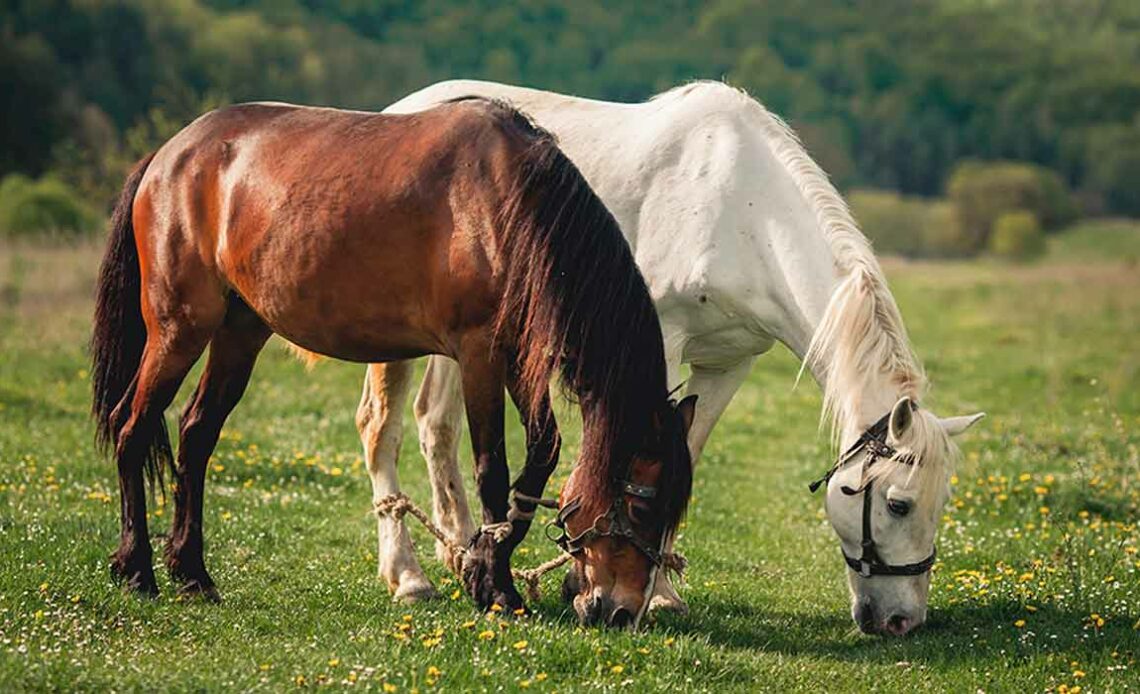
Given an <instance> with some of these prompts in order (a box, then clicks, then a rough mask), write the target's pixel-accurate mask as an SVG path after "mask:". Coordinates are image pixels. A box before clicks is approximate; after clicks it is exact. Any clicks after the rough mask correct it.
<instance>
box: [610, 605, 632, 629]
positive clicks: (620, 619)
mask: <svg viewBox="0 0 1140 694" xmlns="http://www.w3.org/2000/svg"><path fill="white" fill-rule="evenodd" d="M632 625H633V613H632V612H630V611H629V610H627V609H625V608H624V607H619V608H617V609H616V610H614V611H613V614H611V615H610V626H611V627H614V628H615V629H624V628H626V627H628V626H632Z"/></svg>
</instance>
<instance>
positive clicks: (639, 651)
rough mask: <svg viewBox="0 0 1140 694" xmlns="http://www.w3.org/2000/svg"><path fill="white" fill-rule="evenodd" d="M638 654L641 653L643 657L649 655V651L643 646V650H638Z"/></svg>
mask: <svg viewBox="0 0 1140 694" xmlns="http://www.w3.org/2000/svg"><path fill="white" fill-rule="evenodd" d="M637 652H638V653H640V654H641V655H649V649H648V648H646V647H645V646H642V647H641V648H639V649H637Z"/></svg>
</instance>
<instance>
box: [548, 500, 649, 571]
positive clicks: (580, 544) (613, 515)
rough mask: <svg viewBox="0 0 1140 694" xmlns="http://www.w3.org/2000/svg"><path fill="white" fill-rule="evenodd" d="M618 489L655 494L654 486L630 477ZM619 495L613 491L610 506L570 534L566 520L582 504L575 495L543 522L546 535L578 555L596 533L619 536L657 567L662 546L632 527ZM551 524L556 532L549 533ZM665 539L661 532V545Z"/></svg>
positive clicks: (570, 552) (568, 552)
mask: <svg viewBox="0 0 1140 694" xmlns="http://www.w3.org/2000/svg"><path fill="white" fill-rule="evenodd" d="M620 490H621V491H622V492H623V493H624V494H629V495H631V496H636V497H640V498H642V499H652V498H654V497H656V496H657V488H656V487H650V486H648V485H644V484H635V483H633V482H629V481H623V482H621V484H620ZM622 496H623V495H622V494H617V495H615V496H614V501H613V503H612V504H611V505H610V509H609V510H608V511H607V512H605V513H603V514H601V515H599V516H598V517H597V518H595V519H594V522H593V523H592V524H591V525H590V527H588V528H586V529H585V530H583V531H582V532H580V533H578V534H577V535H574V536H573V537H571V536H570V534H569V533H567V532H566V522H567V521H568V520H569V519H570V516H572V515H574V514H575V513H576V512H577V511H578V509H579V508H580V507H581V506H582V499H581V498H578V497H575V498H574V499H571V500H570V501H569V502H568V503H567V504H566V505H565V506H563V507H562V508H561V509H559V511H558V516H557V517H556V518H555V519H554V522H553V523H551V524H550V525H548V526H546V536H547V538H549V539H550V540H553V541H554V542H555V543H556V544H557V545H558V546H559V547H561V548H562V549H563V550H564V551H565V552H566V553H567V554H571V555H577V554H579V553H580V552H581V551H582V550H583V549H584V548H585V546H586V545H587V544H589V543H591V542H593V541H594V540H596V539H598V538H599V537H620V538H621V539H623V540H626V541H627V542H629V543H630V544H631V545H633V546H634V547H635V548H637V551H639V552H641V553H642V554H644V555H645V556H646V558H648V559H649V561H651V562H653V565H654V566H655V567H657V568H660V567H661V564H662V561H663V553H662V549H661V547H654V546H653V545H651V544H649V543H648V542H646V541H645V540H643V539H641V537H640V536H639V535H638V534H637V533H636V532H635V531H634V529H633V523H632V521H630V519H629V515H628V514H626V513H624V512H623V509H622V501H623V499H622ZM551 528H556V530H557V534H556V535H552V534H551V532H550V529H551ZM664 543H665V537H664V535H663V536H662V538H661V545H664Z"/></svg>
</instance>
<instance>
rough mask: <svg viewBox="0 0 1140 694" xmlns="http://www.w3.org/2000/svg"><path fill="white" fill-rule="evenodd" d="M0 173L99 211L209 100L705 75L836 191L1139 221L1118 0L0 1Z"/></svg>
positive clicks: (1123, 17)
mask: <svg viewBox="0 0 1140 694" xmlns="http://www.w3.org/2000/svg"><path fill="white" fill-rule="evenodd" d="M0 6H2V8H3V9H2V10H0V112H2V113H3V126H2V128H0V139H2V142H0V176H3V175H5V174H9V173H12V172H21V173H23V174H26V175H28V176H30V177H37V176H41V175H43V174H44V173H48V172H50V173H52V176H53V178H55V179H59V180H62V181H64V182H66V183H67V184H69V185H70V186H73V187H76V188H78V189H79V190H80V191H82V193H83V194H84V195H85V196H87V197H88V199H90V200H96V201H98V204H99V205H102V204H105V202H106V200H107V199H108V198H109V197H110V196H111V195H112V194H113V192H114V190H115V189H116V188H117V187H118V185H119V184H120V182H121V175H122V172H123V170H124V169H125V167H126V166H127V164H128V163H129V162H130V161H131V160H133V159H134V158H135V157H137V156H139V155H141V154H142V153H144V152H145V151H146V150H148V149H150V148H152V147H154V146H155V144H156V143H157V142H158V141H160V140H161V139H162V138H163V137H165V136H167V135H169V134H170V133H171V132H173V131H174V130H176V129H177V128H178V127H179V126H180V125H181V124H183V123H185V122H186V121H188V120H189V119H191V118H193V117H194V116H195V115H197V114H198V113H199V112H201V111H203V110H205V109H207V108H209V107H211V106H213V105H217V104H221V103H226V102H232V101H243V100H251V99H280V100H289V101H298V102H305V103H319V104H330V105H337V106H345V107H357V108H368V109H381V108H383V107H384V106H385V105H386V104H388V103H390V102H392V101H393V100H395V99H397V98H399V97H400V96H402V95H404V94H406V93H408V92H410V91H413V90H415V89H417V88H419V87H422V86H424V85H426V84H429V83H431V82H433V81H436V80H440V79H446V78H453V77H480V78H487V79H493V80H499V81H506V82H512V83H517V84H525V85H530V86H535V87H541V88H545V89H552V90H558V91H564V92H571V93H576V94H579V95H583V96H591V97H597V98H604V99H615V100H640V99H644V98H646V97H648V96H651V95H652V94H654V93H655V92H658V91H661V90H664V89H666V88H668V87H670V86H673V85H676V84H678V83H680V82H683V81H685V80H691V79H695V78H710V79H726V80H728V81H729V82H731V83H732V84H735V85H738V86H741V87H743V88H745V89H747V90H748V91H749V92H750V93H751V94H753V95H754V96H756V97H757V98H759V99H760V100H761V101H763V102H764V103H765V104H766V105H767V106H768V107H769V108H770V109H772V110H773V111H775V112H777V113H780V114H782V115H783V116H784V117H786V118H787V119H788V120H789V121H790V122H791V123H792V124H793V126H795V127H796V128H797V130H799V132H800V133H801V135H802V136H803V138H804V140H805V141H806V143H807V144H808V146H809V149H810V150H811V152H812V153H813V155H815V156H816V157H817V158H818V159H819V160H820V162H821V164H822V165H823V166H824V168H825V169H827V170H828V171H829V172H830V173H831V175H832V176H833V177H834V178H835V179H836V181H837V182H838V183H839V184H840V185H841V186H843V187H845V188H852V187H875V188H887V189H894V190H897V191H899V192H901V193H905V194H911V195H915V194H917V195H931V194H936V193H939V192H941V191H943V190H945V188H946V185H947V182H948V179H949V178H950V176H951V174H952V171H953V169H954V166H955V164H956V163H957V162H959V161H961V160H965V159H982V160H987V159H1001V160H1021V161H1026V162H1033V163H1037V164H1040V165H1043V166H1045V167H1048V168H1049V169H1051V170H1053V171H1054V172H1056V173H1057V174H1058V175H1059V176H1060V178H1061V180H1063V181H1064V182H1065V183H1066V184H1067V185H1068V187H1070V188H1071V189H1073V190H1074V191H1076V193H1077V199H1078V201H1079V203H1080V206H1081V208H1082V209H1083V210H1084V211H1086V212H1091V213H1098V214H1099V213H1106V212H1107V213H1123V214H1138V213H1140V185H1137V183H1138V182H1140V3H1138V2H1136V1H1135V0H832V1H830V2H824V1H822V0H781V1H780V2H766V1H763V0H715V1H712V2H697V1H695V0H658V1H655V2H629V3H610V2H601V1H600V0H524V1H522V2H515V3H503V2H497V1H494V0H464V1H462V2H460V1H456V0H420V1H418V2H397V1H396V0H250V1H244V0H2V5H0Z"/></svg>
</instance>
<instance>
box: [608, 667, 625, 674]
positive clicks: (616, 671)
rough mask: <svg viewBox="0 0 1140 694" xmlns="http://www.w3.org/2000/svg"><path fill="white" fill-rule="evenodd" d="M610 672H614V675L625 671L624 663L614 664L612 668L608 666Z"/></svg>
mask: <svg viewBox="0 0 1140 694" xmlns="http://www.w3.org/2000/svg"><path fill="white" fill-rule="evenodd" d="M610 672H612V673H614V674H615V675H620V674H621V673H623V672H625V666H624V665H615V666H613V667H612V668H610Z"/></svg>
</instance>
